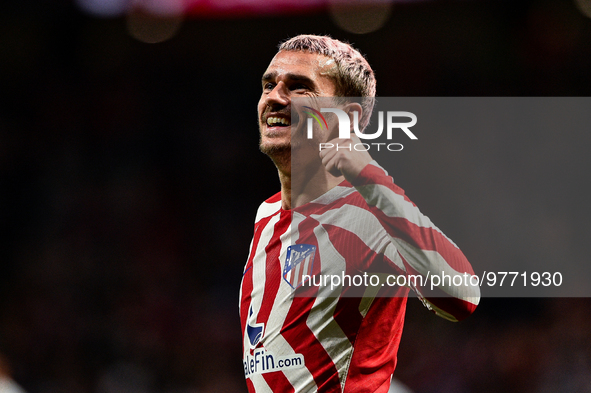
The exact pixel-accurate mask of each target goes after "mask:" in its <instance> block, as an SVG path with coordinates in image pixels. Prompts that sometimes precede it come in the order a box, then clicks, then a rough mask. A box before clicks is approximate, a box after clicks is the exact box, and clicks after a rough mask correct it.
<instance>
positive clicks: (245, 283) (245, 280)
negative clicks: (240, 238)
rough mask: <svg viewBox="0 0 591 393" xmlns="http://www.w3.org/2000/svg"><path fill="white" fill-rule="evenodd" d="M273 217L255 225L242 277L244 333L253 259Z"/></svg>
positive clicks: (249, 300)
mask: <svg viewBox="0 0 591 393" xmlns="http://www.w3.org/2000/svg"><path fill="white" fill-rule="evenodd" d="M272 217H273V216H269V217H265V218H263V219H261V220H260V221H259V222H257V223H256V224H255V231H254V236H253V239H252V250H251V253H250V256H249V258H248V261H247V262H246V267H245V269H244V270H245V272H246V273H245V274H244V276H243V277H242V294H241V296H240V298H241V304H240V324H241V325H242V331H243V332H244V331H246V322H247V320H248V310H249V309H250V302H251V295H252V289H253V282H252V266H253V259H254V256H255V254H256V249H257V247H258V245H259V241H260V240H261V234H262V233H263V229H264V228H265V227H266V226H267V224H268V223H269V221H270V220H271V218H272ZM243 350H244V348H243Z"/></svg>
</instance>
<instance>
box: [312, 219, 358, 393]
mask: <svg viewBox="0 0 591 393" xmlns="http://www.w3.org/2000/svg"><path fill="white" fill-rule="evenodd" d="M314 235H316V239H317V241H318V245H319V247H318V254H319V258H320V261H321V262H320V263H321V264H322V265H321V267H322V271H321V273H320V274H321V275H324V274H338V273H340V272H342V271H345V267H346V262H345V259H344V258H343V257H342V255H340V254H339V253H338V251H337V250H336V249H335V248H334V246H333V244H332V243H331V242H330V238H329V237H328V233H327V232H326V230H325V229H324V228H323V227H322V226H317V227H316V228H314ZM329 262H330V265H328V263H329ZM319 289H321V290H320V291H319V292H318V296H317V297H316V300H315V301H314V306H313V307H312V310H311V311H310V315H309V316H308V319H307V320H306V324H307V325H308V327H309V328H310V330H311V331H312V332H313V333H314V335H315V336H316V338H317V339H318V341H319V343H320V344H321V345H322V347H323V348H324V350H325V351H326V352H327V353H328V356H329V357H330V358H331V360H332V362H333V363H334V365H335V367H336V369H337V370H338V371H339V380H340V381H341V389H344V388H345V379H346V376H347V373H348V371H349V365H350V361H351V357H352V355H353V347H352V345H351V342H350V341H349V339H348V338H347V336H346V335H345V332H343V330H342V329H341V327H340V326H339V324H338V323H337V322H336V321H335V320H334V312H335V308H336V306H337V303H338V302H339V299H340V295H341V290H342V288H341V287H339V288H336V289H335V290H334V291H333V292H330V286H328V287H320V288H319ZM327 295H330V296H327Z"/></svg>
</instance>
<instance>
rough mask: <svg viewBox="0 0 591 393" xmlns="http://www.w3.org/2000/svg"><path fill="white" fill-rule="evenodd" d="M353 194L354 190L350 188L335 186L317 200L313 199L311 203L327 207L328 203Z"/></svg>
mask: <svg viewBox="0 0 591 393" xmlns="http://www.w3.org/2000/svg"><path fill="white" fill-rule="evenodd" d="M354 192H355V189H354V188H352V187H342V186H336V187H334V188H331V189H330V190H328V191H327V192H325V193H324V194H322V195H321V196H319V197H318V198H316V199H314V200H313V201H312V202H311V203H318V204H320V205H328V204H329V203H332V202H334V201H336V200H337V199H340V198H344V197H346V196H349V195H351V194H352V193H354Z"/></svg>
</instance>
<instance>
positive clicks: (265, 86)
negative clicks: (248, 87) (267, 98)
mask: <svg viewBox="0 0 591 393" xmlns="http://www.w3.org/2000/svg"><path fill="white" fill-rule="evenodd" d="M274 87H275V84H273V83H271V82H268V83H265V84H264V85H263V90H273V88H274Z"/></svg>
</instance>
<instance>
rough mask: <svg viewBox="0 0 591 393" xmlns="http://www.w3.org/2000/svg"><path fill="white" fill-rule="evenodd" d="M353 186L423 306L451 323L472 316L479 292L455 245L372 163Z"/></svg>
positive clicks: (464, 260)
mask: <svg viewBox="0 0 591 393" xmlns="http://www.w3.org/2000/svg"><path fill="white" fill-rule="evenodd" d="M351 184H352V185H353V186H354V187H355V188H356V189H357V191H358V192H359V193H360V194H361V195H362V196H363V198H364V199H365V201H366V202H367V204H368V205H369V206H370V209H371V210H372V212H373V213H374V215H375V216H376V217H377V218H378V220H379V221H380V223H381V224H382V226H383V227H384V229H385V230H386V232H387V233H388V236H389V238H390V241H391V242H392V244H393V245H394V246H395V247H396V249H397V251H398V254H399V255H400V257H401V259H402V262H403V264H404V268H405V273H406V275H407V279H408V280H407V282H409V283H410V286H411V288H412V289H413V290H414V291H415V292H416V294H417V296H419V298H420V299H421V301H422V302H423V304H424V305H425V306H426V307H427V308H428V309H430V310H432V311H434V312H435V313H436V314H437V315H439V316H441V317H443V318H446V319H449V320H452V321H459V320H462V319H464V318H466V317H467V316H468V315H470V314H471V313H472V312H473V311H474V310H475V309H476V306H477V305H478V302H479V300H480V288H479V287H478V285H473V284H472V280H471V279H470V278H471V277H472V276H473V275H474V271H473V269H472V266H471V265H470V263H469V262H468V260H467V259H466V257H465V256H464V254H463V253H462V251H461V250H460V249H459V248H458V246H457V245H456V244H455V243H454V242H452V241H451V239H449V238H448V237H447V236H445V234H443V232H441V231H440V230H439V228H437V227H436V226H435V225H434V224H433V223H432V222H431V220H430V219H429V217H427V216H425V215H424V214H422V213H421V212H420V211H419V209H418V208H417V206H416V205H415V204H414V203H413V202H412V201H411V200H410V199H408V197H407V196H406V195H405V193H404V191H403V190H402V189H401V188H400V187H398V186H397V185H396V184H394V181H393V179H392V178H391V177H390V176H388V174H387V173H386V171H385V170H384V169H383V168H381V167H380V166H379V165H378V164H377V163H376V162H375V161H372V162H371V163H370V164H368V165H367V166H366V167H365V168H364V169H363V170H362V171H361V173H360V174H359V175H358V177H357V178H356V179H355V180H354V181H353V182H352V183H351ZM419 276H420V277H419ZM413 277H414V278H413ZM474 281H475V282H476V280H474ZM456 284H459V285H456ZM476 284H477V282H476Z"/></svg>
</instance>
